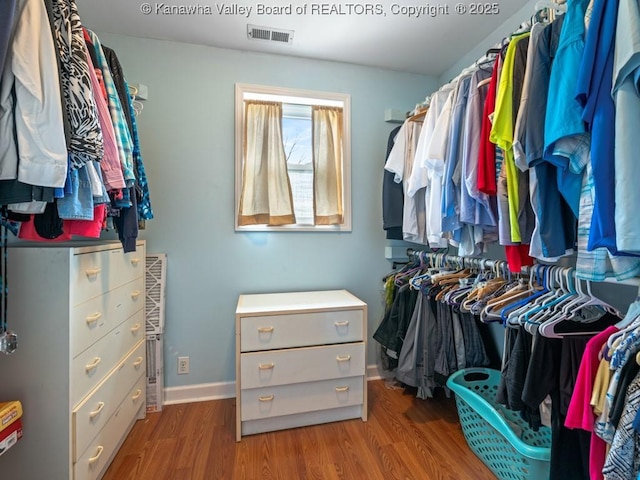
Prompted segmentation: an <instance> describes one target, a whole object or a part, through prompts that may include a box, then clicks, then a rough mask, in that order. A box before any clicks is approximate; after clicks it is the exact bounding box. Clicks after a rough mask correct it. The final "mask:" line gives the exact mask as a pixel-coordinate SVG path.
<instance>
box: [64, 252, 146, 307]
mask: <svg viewBox="0 0 640 480" xmlns="http://www.w3.org/2000/svg"><path fill="white" fill-rule="evenodd" d="M138 250H139V251H136V252H131V253H123V251H122V249H121V248H115V249H109V250H102V251H97V252H88V253H79V254H76V255H73V258H72V260H71V292H72V294H71V305H78V304H80V303H83V302H85V301H86V300H89V299H91V298H93V297H97V296H98V295H102V294H103V293H105V292H108V291H109V290H113V289H114V288H116V287H119V286H120V285H123V284H125V283H128V282H130V281H132V280H135V279H136V278H138V277H143V276H144V268H145V256H144V247H142V248H140V247H138Z"/></svg>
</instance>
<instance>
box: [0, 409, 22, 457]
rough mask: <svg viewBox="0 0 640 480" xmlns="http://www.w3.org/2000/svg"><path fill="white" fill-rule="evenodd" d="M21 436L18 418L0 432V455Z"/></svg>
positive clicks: (20, 422) (19, 419)
mask: <svg viewBox="0 0 640 480" xmlns="http://www.w3.org/2000/svg"><path fill="white" fill-rule="evenodd" d="M21 438H22V419H21V418H18V419H17V420H15V421H13V422H12V423H11V425H9V426H8V427H7V428H5V429H4V430H2V431H1V432H0V455H2V454H3V453H5V452H6V451H7V450H9V449H10V448H11V447H13V446H14V445H15V444H16V443H17V442H18V440H20V439H21Z"/></svg>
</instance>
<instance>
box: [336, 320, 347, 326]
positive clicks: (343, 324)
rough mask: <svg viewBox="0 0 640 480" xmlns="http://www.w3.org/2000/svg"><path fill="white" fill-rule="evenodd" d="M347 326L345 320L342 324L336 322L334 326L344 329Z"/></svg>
mask: <svg viewBox="0 0 640 480" xmlns="http://www.w3.org/2000/svg"><path fill="white" fill-rule="evenodd" d="M348 325H349V320H345V321H344V322H336V323H335V326H336V327H346V326H348Z"/></svg>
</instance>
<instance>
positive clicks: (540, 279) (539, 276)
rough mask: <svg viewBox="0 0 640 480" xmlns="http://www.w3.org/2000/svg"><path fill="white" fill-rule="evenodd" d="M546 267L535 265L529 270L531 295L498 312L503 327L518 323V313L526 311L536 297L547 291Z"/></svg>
mask: <svg viewBox="0 0 640 480" xmlns="http://www.w3.org/2000/svg"><path fill="white" fill-rule="evenodd" d="M548 269H549V267H547V266H544V265H536V266H535V270H534V272H531V276H530V278H529V292H530V293H532V295H530V296H528V297H525V298H523V299H522V300H520V301H519V302H516V303H514V304H511V305H509V306H507V307H506V308H504V309H503V310H502V312H501V313H500V317H501V318H502V325H504V326H505V327H506V326H516V325H519V323H518V322H517V319H518V315H520V313H524V312H526V311H527V309H528V308H529V305H530V304H531V303H532V302H533V301H535V300H536V299H537V298H538V297H540V296H542V295H544V294H546V293H548V292H549V289H548V284H547V281H546V272H547V270H548ZM534 280H535V282H534ZM536 283H537V286H536Z"/></svg>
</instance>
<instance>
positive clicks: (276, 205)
mask: <svg viewBox="0 0 640 480" xmlns="http://www.w3.org/2000/svg"><path fill="white" fill-rule="evenodd" d="M349 118H350V98H349V96H348V95H345V94H338V93H326V92H311V91H304V90H293V89H286V88H275V87H262V86H255V85H245V84H237V85H236V203H235V223H236V230H238V231H350V230H351V195H350V145H351V142H350V136H349V133H350V129H349V125H350V121H349Z"/></svg>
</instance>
